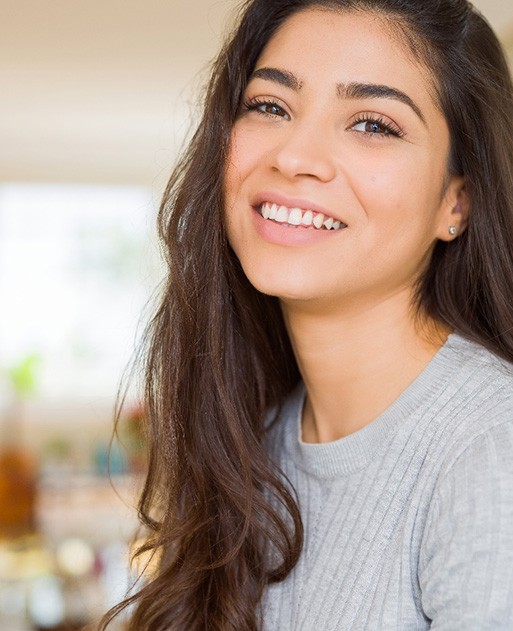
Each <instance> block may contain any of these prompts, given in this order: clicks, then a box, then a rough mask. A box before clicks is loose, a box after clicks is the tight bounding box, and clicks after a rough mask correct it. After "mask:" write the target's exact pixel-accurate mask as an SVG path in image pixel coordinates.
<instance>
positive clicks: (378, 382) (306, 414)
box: [101, 0, 513, 631]
mask: <svg viewBox="0 0 513 631" xmlns="http://www.w3.org/2000/svg"><path fill="white" fill-rule="evenodd" d="M512 114H513V87H512V85H511V80H510V77H509V74H508V69H507V66H506V63H505V61H504V56H503V54H502V51H501V49H500V46H499V44H498V42H497V39H496V37H495V35H494V34H493V32H492V31H491V29H490V28H489V26H488V25H487V23H486V22H485V21H484V19H483V18H482V17H481V16H480V15H479V14H478V13H477V12H476V11H475V10H474V9H473V7H472V6H471V5H470V4H469V3H468V2H466V1H465V0H400V1H399V0H273V1H272V2H270V1H269V0H250V1H249V2H247V3H246V4H245V7H244V9H243V12H242V15H241V20H240V23H239V26H238V27H237V29H236V31H235V33H234V35H233V37H232V39H231V40H230V41H229V42H228V44H227V46H226V47H225V49H224V50H223V51H222V53H221V54H220V56H219V58H218V60H217V62H216V64H215V65H214V68H213V75H212V79H211V83H210V86H209V89H208V91H207V96H206V101H205V110H204V117H203V120H202V122H201V124H200V126H199V129H198V131H197V133H196V135H195V136H194V138H193V141H192V143H191V146H190V147H189V149H188V151H187V153H186V154H185V156H184V158H183V160H182V162H181V163H180V164H179V165H178V167H177V169H176V171H175V172H174V173H173V175H172V177H171V180H170V183H169V186H168V189H167V192H166V194H165V197H164V201H163V204H162V207H161V212H160V221H159V229H160V236H161V238H162V241H163V244H164V246H165V252H166V255H167V259H168V264H169V269H168V282H167V285H166V288H165V292H164V295H163V297H162V302H161V306H160V309H159V311H158V313H157V314H156V316H155V318H154V320H153V322H152V325H151V328H150V330H149V331H148V350H147V360H146V399H147V401H146V403H147V408H148V415H147V417H148V427H147V435H148V441H147V442H148V446H149V471H148V476H147V480H146V485H145V489H144V492H143V494H142V497H141V501H140V507H139V508H140V515H141V516H142V519H143V522H144V523H145V524H146V526H147V527H148V528H149V529H150V531H151V532H152V536H151V537H150V539H149V541H148V543H147V544H146V545H145V546H144V547H143V548H142V549H141V552H147V551H152V552H154V553H155V554H156V555H157V556H156V558H158V559H159V563H158V566H157V569H156V571H155V572H154V573H153V574H152V575H151V576H148V577H146V578H144V579H143V582H142V584H141V585H140V589H139V591H138V592H137V593H134V595H133V596H131V597H130V598H128V599H127V600H126V601H125V602H123V603H121V604H120V605H119V606H118V607H116V608H114V610H112V611H111V612H110V613H109V614H107V615H106V616H105V618H104V620H103V622H102V624H101V628H102V629H104V628H105V627H106V626H107V625H108V624H109V622H110V621H111V620H112V619H113V618H114V617H115V615H116V614H117V613H119V612H120V611H122V610H123V609H124V608H125V607H127V605H129V604H130V605H133V609H132V610H131V617H130V623H129V626H130V629H133V630H134V631H135V630H137V631H141V630H146V631H160V630H162V631H164V630H169V629H172V630H177V631H182V630H183V631H191V630H198V631H199V630H200V629H212V630H217V631H228V630H233V631H254V630H256V629H265V630H278V629H279V630H280V631H281V630H289V629H290V630H291V631H292V630H294V631H296V630H300V629H302V630H304V631H311V629H314V628H315V629H320V630H321V629H322V630H323V631H335V630H340V629H344V631H345V630H353V631H361V630H368V631H376V630H383V631H398V630H401V631H406V630H412V631H413V630H414V629H415V630H419V629H437V630H438V631H442V630H447V631H456V630H459V629H461V630H463V629H465V630H466V631H467V630H472V629H475V630H476V631H477V630H478V629H479V630H480V631H482V630H484V629H494V630H498V629H504V630H506V629H510V628H512V627H513V587H512V583H511V580H510V572H511V565H512V563H513V519H512V515H513V459H512V458H511V453H512V450H513V308H512V305H513V280H512V279H513V158H512V156H513V128H512V127H511V125H510V120H511V116H512Z"/></svg>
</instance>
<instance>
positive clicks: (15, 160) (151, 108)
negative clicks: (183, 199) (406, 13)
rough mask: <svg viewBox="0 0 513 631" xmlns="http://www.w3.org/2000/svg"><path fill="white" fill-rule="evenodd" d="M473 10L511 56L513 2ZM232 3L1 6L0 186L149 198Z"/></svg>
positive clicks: (105, 0)
mask: <svg viewBox="0 0 513 631" xmlns="http://www.w3.org/2000/svg"><path fill="white" fill-rule="evenodd" d="M476 4H477V6H478V7H479V8H480V9H481V10H482V11H483V13H484V14H485V16H487V17H488V19H489V20H490V21H491V23H492V25H493V26H494V27H495V28H496V30H497V31H498V33H499V34H500V36H501V37H502V38H503V41H504V42H505V43H506V45H508V47H510V48H511V50H512V51H513V2H510V0H479V1H478V2H476ZM235 5H236V3H235V2H234V0H185V1H184V0H145V1H144V2H143V1H142V0H87V1H85V0H37V1H35V0H0V85H1V86H2V96H1V98H0V180H3V181H9V180H29V181H30V180H32V181H33V180H38V181H68V182H69V181H90V182H128V183H144V184H148V183H149V184H153V185H154V186H157V187H159V186H160V185H161V183H162V181H163V179H164V177H165V174H166V173H167V172H168V170H169V167H170V165H171V163H172V161H173V159H174V157H175V155H176V149H177V145H178V144H179V142H180V139H181V138H182V137H183V133H184V130H185V129H186V127H187V125H188V120H190V116H189V114H188V112H189V111H190V109H191V104H192V103H193V101H194V95H196V94H197V92H198V89H199V86H201V76H202V74H201V69H202V68H204V67H205V66H206V65H207V63H208V61H209V59H211V57H212V56H213V55H214V53H215V50H216V49H217V48H218V46H219V43H220V41H221V34H222V33H223V32H224V31H226V30H227V24H228V15H231V14H232V11H233V8H234V6H235Z"/></svg>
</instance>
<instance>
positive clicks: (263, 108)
mask: <svg viewBox="0 0 513 631" xmlns="http://www.w3.org/2000/svg"><path fill="white" fill-rule="evenodd" d="M244 109H245V110H246V111H247V112H257V113H258V114H262V115H264V116H268V117H269V118H284V119H286V120H290V116H289V115H288V114H287V112H286V111H285V110H284V109H283V107H281V105H279V104H278V103H276V102H275V101H266V100H260V99H250V100H249V101H246V102H245V103H244Z"/></svg>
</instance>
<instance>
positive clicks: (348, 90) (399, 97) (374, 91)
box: [337, 83, 426, 125]
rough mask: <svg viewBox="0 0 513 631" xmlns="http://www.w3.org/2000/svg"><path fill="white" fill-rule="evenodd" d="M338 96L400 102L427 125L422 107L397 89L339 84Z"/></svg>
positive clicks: (363, 84)
mask: <svg viewBox="0 0 513 631" xmlns="http://www.w3.org/2000/svg"><path fill="white" fill-rule="evenodd" d="M337 94H338V95H339V96H340V97H342V98H346V99H368V98H370V99H394V100H395V101H400V102H401V103H404V104H405V105H408V106H409V107H411V109H412V110H413V111H414V112H415V114H417V116H418V117H419V118H420V120H421V121H422V122H423V123H424V125H426V119H425V118H424V115H423V114H422V111H421V109H420V107H419V106H418V105H417V104H416V103H415V101H413V100H412V99H411V98H410V97H409V96H408V95H407V94H405V93H404V92H401V90H398V89H397V88H391V87H390V86H388V85H379V84H376V83H338V84H337Z"/></svg>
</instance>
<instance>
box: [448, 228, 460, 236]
mask: <svg viewBox="0 0 513 631" xmlns="http://www.w3.org/2000/svg"><path fill="white" fill-rule="evenodd" d="M457 232H458V228H456V226H449V234H450V235H451V236H453V237H454V235H455V234H456V233H457Z"/></svg>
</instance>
